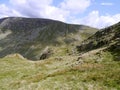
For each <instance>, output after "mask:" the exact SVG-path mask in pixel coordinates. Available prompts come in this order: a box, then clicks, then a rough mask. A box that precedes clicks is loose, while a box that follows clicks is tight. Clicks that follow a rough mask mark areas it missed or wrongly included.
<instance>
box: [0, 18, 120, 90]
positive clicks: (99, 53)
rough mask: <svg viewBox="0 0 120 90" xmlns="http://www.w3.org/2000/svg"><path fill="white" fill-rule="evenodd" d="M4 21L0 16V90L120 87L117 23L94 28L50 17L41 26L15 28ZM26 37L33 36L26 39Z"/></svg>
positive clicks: (111, 89) (114, 89)
mask: <svg viewBox="0 0 120 90" xmlns="http://www.w3.org/2000/svg"><path fill="white" fill-rule="evenodd" d="M11 19H12V22H14V20H13V19H15V18H11ZM17 19H18V18H17ZM19 19H21V18H19ZM24 19H25V18H24ZM4 20H6V19H1V20H0V27H1V31H0V56H1V57H2V58H0V90H120V74H119V73H120V23H117V24H115V25H112V26H110V27H107V28H104V29H102V30H99V31H97V32H96V30H97V29H95V28H91V27H88V26H84V25H71V24H65V23H62V22H59V21H52V22H53V23H54V24H53V23H52V24H51V23H47V24H48V26H46V24H45V26H44V24H43V23H42V25H43V28H42V30H41V28H39V29H33V28H32V29H30V28H31V27H32V26H31V25H32V24H30V28H29V27H27V26H26V25H27V24H24V25H25V26H26V29H24V28H23V27H21V29H22V30H23V31H22V30H21V29H20V30H19V29H18V31H17V30H16V28H14V24H13V23H12V25H13V26H11V25H10V24H11V22H10V23H9V24H7V23H8V21H7V23H6V24H5V23H3V22H4ZM15 20H16V19H15ZM22 20H23V18H22ZM27 20H29V19H27ZM36 20H38V19H36ZM39 20H40V21H41V20H42V19H39ZM45 20H46V19H45ZM10 21H11V20H10ZM33 21H34V20H33ZM43 21H44V19H43ZM48 21H49V20H48ZM1 22H2V23H1ZM18 22H19V20H18V21H17V22H16V23H18ZM20 22H21V21H20ZM20 22H19V24H17V25H18V26H19V25H20ZM35 22H36V21H35ZM35 22H34V23H35ZM45 22H46V21H45ZM45 22H44V23H45ZM50 22H51V20H50ZM26 23H27V21H26ZM30 23H31V22H30ZM39 24H41V23H39ZM4 25H7V28H6V26H4ZM17 25H16V27H17V28H18V26H17ZM28 25H29V24H28ZM33 25H36V26H35V27H37V24H33ZM66 25H67V28H66ZM55 26H56V27H55ZM35 27H34V28H35ZM68 27H69V29H68ZM10 28H11V29H10ZM29 29H30V30H29ZM26 30H27V31H26ZM28 30H29V31H31V34H30V33H29V31H28ZM37 30H38V32H39V33H38V32H37V33H35V32H34V31H37ZM14 31H15V32H14ZM16 31H17V32H16ZM21 31H22V32H21ZM95 32H96V33H95ZM93 33H95V34H93ZM30 35H31V36H33V37H34V39H33V38H32V39H28V38H29V37H31V36H30ZM37 35H38V36H37ZM31 59H32V60H31ZM40 59H41V60H40ZM34 60H38V61H34Z"/></svg>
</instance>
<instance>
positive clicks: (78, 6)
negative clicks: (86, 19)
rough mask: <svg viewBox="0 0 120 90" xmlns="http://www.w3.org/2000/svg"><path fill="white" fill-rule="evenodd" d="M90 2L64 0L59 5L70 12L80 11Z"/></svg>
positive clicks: (84, 0)
mask: <svg viewBox="0 0 120 90" xmlns="http://www.w3.org/2000/svg"><path fill="white" fill-rule="evenodd" d="M90 4H91V0H64V1H63V2H62V3H61V4H60V6H61V8H62V9H65V10H69V11H71V12H72V13H75V14H76V13H77V14H78V13H81V12H83V11H85V10H86V9H87V8H88V7H89V6H90Z"/></svg>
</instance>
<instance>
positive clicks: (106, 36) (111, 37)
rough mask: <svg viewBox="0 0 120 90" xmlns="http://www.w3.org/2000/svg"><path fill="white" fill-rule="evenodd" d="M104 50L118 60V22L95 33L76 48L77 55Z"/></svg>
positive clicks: (119, 53)
mask: <svg viewBox="0 0 120 90" xmlns="http://www.w3.org/2000/svg"><path fill="white" fill-rule="evenodd" d="M103 47H104V48H105V50H106V51H110V52H111V53H112V54H113V55H114V57H116V58H117V57H118V58H119V59H120V22H119V23H117V24H115V25H112V26H110V27H107V28H104V29H102V30H100V31H98V32H96V33H95V34H94V35H93V36H91V37H89V38H88V39H86V40H84V41H83V42H82V44H81V45H78V46H77V50H78V52H79V53H85V52H88V51H91V50H94V49H98V48H103Z"/></svg>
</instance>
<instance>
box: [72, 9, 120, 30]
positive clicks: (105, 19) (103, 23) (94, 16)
mask: <svg viewBox="0 0 120 90" xmlns="http://www.w3.org/2000/svg"><path fill="white" fill-rule="evenodd" d="M119 21H120V14H115V15H105V16H101V15H100V14H99V11H92V12H91V13H89V15H88V16H86V17H84V18H81V19H76V20H74V21H73V23H79V24H80V23H81V24H85V25H89V26H93V27H96V28H104V27H107V26H110V25H112V24H115V23H117V22H119Z"/></svg>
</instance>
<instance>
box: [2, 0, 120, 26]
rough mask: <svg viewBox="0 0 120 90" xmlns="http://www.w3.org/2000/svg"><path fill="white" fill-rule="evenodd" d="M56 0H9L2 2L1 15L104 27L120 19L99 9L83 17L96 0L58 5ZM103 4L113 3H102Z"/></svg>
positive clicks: (65, 0) (66, 0) (66, 2)
mask: <svg viewBox="0 0 120 90" xmlns="http://www.w3.org/2000/svg"><path fill="white" fill-rule="evenodd" d="M53 1H54V0H9V5H7V4H0V10H1V11H0V17H7V16H24V17H38V18H49V19H55V20H60V21H64V22H69V23H75V24H76V23H77V24H85V25H89V26H93V27H98V28H103V27H106V26H109V25H112V24H114V23H116V22H118V21H120V14H119V13H118V14H115V15H100V14H99V11H92V12H90V13H89V14H88V15H87V16H84V17H83V18H78V16H79V15H80V14H83V12H84V11H86V10H87V8H88V7H90V5H91V4H92V1H94V0H62V1H61V3H60V4H58V6H55V5H53ZM102 5H112V4H111V3H102Z"/></svg>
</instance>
